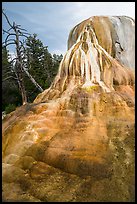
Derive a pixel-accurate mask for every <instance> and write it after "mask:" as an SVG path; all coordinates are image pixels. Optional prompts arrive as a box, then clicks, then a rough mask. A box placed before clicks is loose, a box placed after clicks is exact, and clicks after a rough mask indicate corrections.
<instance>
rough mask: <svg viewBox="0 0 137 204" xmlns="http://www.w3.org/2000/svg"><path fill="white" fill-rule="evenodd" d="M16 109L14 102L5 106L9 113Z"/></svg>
mask: <svg viewBox="0 0 137 204" xmlns="http://www.w3.org/2000/svg"><path fill="white" fill-rule="evenodd" d="M15 109H16V106H15V105H14V104H9V105H8V106H6V108H5V113H6V114H8V113H10V112H12V111H14V110H15Z"/></svg>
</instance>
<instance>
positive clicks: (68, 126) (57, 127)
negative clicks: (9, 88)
mask: <svg viewBox="0 0 137 204" xmlns="http://www.w3.org/2000/svg"><path fill="white" fill-rule="evenodd" d="M134 48H135V22H134V20H133V19H131V18H129V17H126V16H120V17H119V16H114V17H110V16H109V17H107V16H93V17H90V18H89V19H87V20H85V21H83V22H81V23H79V24H78V25H76V26H75V27H74V28H73V29H72V30H71V31H70V34H69V38H68V50H67V52H66V54H65V56H64V58H63V59H62V61H61V63H60V66H59V70H58V74H57V76H56V77H55V79H54V81H53V83H52V84H51V86H50V88H49V89H47V90H45V91H44V92H43V93H41V94H39V95H38V96H37V98H36V99H35V100H34V102H33V103H32V104H27V105H24V106H21V107H19V108H17V109H16V110H15V111H14V112H12V113H10V114H9V115H7V116H6V118H5V119H4V120H3V125H2V127H3V138H2V141H3V144H2V148H3V158H2V161H3V170H2V173H3V177H2V178H3V181H2V184H3V191H2V193H3V201H18V202H19V201H30V202H31V201H33V202H37V201H40V202H51V201H53V202H54V201H55V202H62V201H64V202H68V201H70V202H80V201H81V202H86V201H87V202H105V201H106V202H107V201H108V202H109V201H110V202H113V201H116V202H117V201H119V202H124V201H126V202H133V201H135V198H134V197H135V190H134V187H135V184H134V180H135V176H134V174H135V169H134V166H135V165H134V163H135V161H134V151H135V150H134V146H135V142H134V137H135V135H134V122H135V121H134V115H135V112H134V83H135V78H134V70H135V69H134V66H135V64H134V63H135V50H134Z"/></svg>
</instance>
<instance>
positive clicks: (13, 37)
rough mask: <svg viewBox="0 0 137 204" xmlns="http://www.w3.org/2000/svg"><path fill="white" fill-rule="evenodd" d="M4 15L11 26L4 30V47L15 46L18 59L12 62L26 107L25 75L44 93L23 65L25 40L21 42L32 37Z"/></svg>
mask: <svg viewBox="0 0 137 204" xmlns="http://www.w3.org/2000/svg"><path fill="white" fill-rule="evenodd" d="M2 13H3V15H4V16H5V18H6V21H7V23H8V25H9V26H10V28H9V30H7V31H6V30H4V29H3V33H4V34H5V33H6V34H7V36H6V38H5V41H4V43H3V46H5V47H7V46H9V45H12V44H13V45H15V50H16V57H15V58H14V59H13V60H12V61H15V66H14V72H15V75H16V79H17V82H18V85H19V89H20V92H21V95H22V104H23V105H25V104H26V103H27V95H26V90H25V84H24V78H23V75H24V73H25V74H27V76H28V77H29V79H30V80H31V82H32V83H33V84H34V85H35V86H36V87H37V88H38V89H39V91H40V92H42V91H43V89H42V88H41V86H40V85H39V84H38V83H37V82H36V81H35V79H34V78H33V77H32V76H31V74H30V73H29V72H28V70H26V68H25V67H24V64H23V53H24V50H25V48H24V40H23V41H21V40H20V37H24V38H25V39H26V38H28V37H29V36H30V34H29V33H27V30H25V29H23V28H21V27H20V25H17V24H16V23H15V22H13V25H12V24H11V23H10V21H9V19H8V17H7V15H6V14H5V13H4V11H2Z"/></svg>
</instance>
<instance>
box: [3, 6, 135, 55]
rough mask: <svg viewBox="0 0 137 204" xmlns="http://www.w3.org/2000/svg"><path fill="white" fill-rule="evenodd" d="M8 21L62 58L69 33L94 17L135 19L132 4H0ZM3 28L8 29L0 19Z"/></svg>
mask: <svg viewBox="0 0 137 204" xmlns="http://www.w3.org/2000/svg"><path fill="white" fill-rule="evenodd" d="M2 8H3V9H4V10H5V13H6V14H7V16H8V17H9V19H10V21H11V22H13V21H15V22H16V23H17V24H20V25H21V26H22V28H25V29H26V30H27V31H28V32H29V33H31V34H33V33H36V34H37V35H38V38H39V39H40V40H41V41H42V42H43V44H44V45H45V46H48V49H49V51H50V52H51V53H52V54H53V53H55V54H63V55H64V54H65V52H66V50H67V39H68V35H69V32H70V30H71V29H72V28H73V27H74V26H75V25H76V24H78V23H80V22H81V21H83V20H85V19H86V18H89V17H90V16H94V15H127V16H130V17H132V18H134V19H135V2H2ZM2 23H3V25H2V26H3V28H7V24H6V21H5V19H4V18H2Z"/></svg>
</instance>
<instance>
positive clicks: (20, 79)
mask: <svg viewBox="0 0 137 204" xmlns="http://www.w3.org/2000/svg"><path fill="white" fill-rule="evenodd" d="M14 30H15V33H16V52H17V58H18V59H17V64H16V65H17V70H16V74H17V76H18V83H19V88H20V91H21V95H22V104H23V105H25V104H26V103H27V95H26V90H25V85H24V79H23V67H22V59H21V53H20V46H19V34H18V30H17V29H16V27H14Z"/></svg>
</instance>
